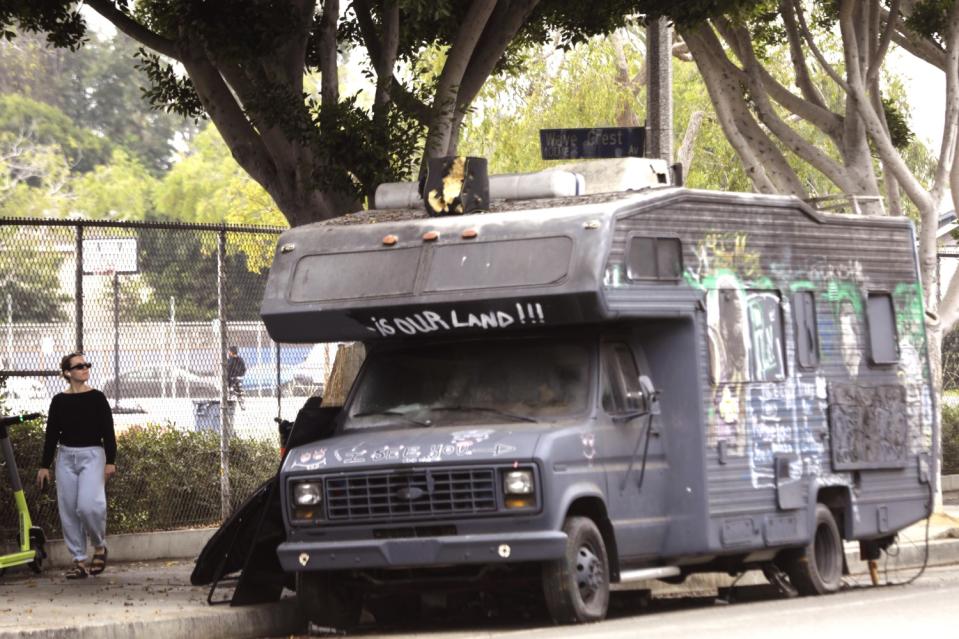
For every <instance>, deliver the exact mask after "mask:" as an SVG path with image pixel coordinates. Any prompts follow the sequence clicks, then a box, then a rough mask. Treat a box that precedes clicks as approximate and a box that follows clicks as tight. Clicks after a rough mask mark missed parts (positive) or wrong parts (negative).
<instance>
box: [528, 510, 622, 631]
mask: <svg viewBox="0 0 959 639" xmlns="http://www.w3.org/2000/svg"><path fill="white" fill-rule="evenodd" d="M563 532H565V533H566V535H567V537H568V541H567V542H566V556H565V557H564V558H562V559H557V560H556V561H551V562H548V563H546V564H544V566H543V594H544V595H545V596H546V607H547V609H548V610H549V614H550V616H551V617H552V618H553V621H554V622H556V623H558V624H567V623H587V622H590V621H601V620H602V619H604V618H605V617H606V611H607V609H608V608H609V558H608V557H607V555H606V544H604V543H603V536H602V535H601V534H600V533H599V529H598V528H597V527H596V524H594V523H593V521H592V520H591V519H588V518H586V517H570V518H569V519H567V520H566V523H564V524H563Z"/></svg>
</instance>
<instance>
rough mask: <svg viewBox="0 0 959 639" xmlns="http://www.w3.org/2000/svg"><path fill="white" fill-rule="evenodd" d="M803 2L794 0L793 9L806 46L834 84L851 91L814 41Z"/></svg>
mask: <svg viewBox="0 0 959 639" xmlns="http://www.w3.org/2000/svg"><path fill="white" fill-rule="evenodd" d="M801 2H802V0H793V8H794V9H795V11H796V17H797V18H798V20H799V32H800V33H801V34H802V36H803V39H804V40H805V41H806V46H808V47H809V50H810V51H812V54H813V56H815V58H816V61H817V62H819V66H820V67H822V69H823V71H825V72H826V73H827V74H829V77H830V78H832V80H833V82H835V83H836V84H838V85H839V86H841V87H842V88H843V89H845V90H847V91H848V90H849V89H848V86H847V84H846V81H845V80H843V79H842V78H841V77H840V76H839V74H838V73H836V70H835V69H833V68H832V65H831V64H829V62H827V61H826V57H825V56H824V55H823V54H822V51H820V50H819V47H818V46H816V42H815V41H814V40H813V37H812V32H811V31H809V27H808V26H807V25H806V16H805V15H804V14H803V7H802V4H801Z"/></svg>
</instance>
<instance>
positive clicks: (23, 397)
mask: <svg viewBox="0 0 959 639" xmlns="http://www.w3.org/2000/svg"><path fill="white" fill-rule="evenodd" d="M0 394H2V395H3V396H4V403H5V404H6V407H7V410H9V411H13V412H17V413H19V412H28V413H36V412H46V410H47V408H49V407H50V397H49V396H48V395H47V388H46V386H44V384H43V381H41V380H40V379H37V378H36V377H17V376H11V377H8V378H7V381H6V384H5V385H4V389H3V390H2V391H0Z"/></svg>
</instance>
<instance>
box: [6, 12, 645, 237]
mask: <svg viewBox="0 0 959 639" xmlns="http://www.w3.org/2000/svg"><path fill="white" fill-rule="evenodd" d="M638 4H640V3H638V2H636V1H635V0H597V1H596V2H592V3H588V4H584V3H579V2H571V1H569V0H515V1H511V2H508V1H505V0H501V1H496V0H471V1H469V2H463V1H454V0H439V1H437V2H422V0H395V1H389V2H388V1H386V0H354V1H353V2H352V3H351V4H350V5H349V7H348V8H347V9H346V10H345V11H342V12H341V6H340V2H339V0H326V1H325V2H322V3H317V2H315V1H313V0H286V1H277V0H242V1H241V0H211V1H209V2H202V3H200V2H193V1H191V0H151V1H150V2H137V3H135V4H134V3H130V2H128V1H127V0H114V1H111V0H88V2H86V6H88V7H90V8H92V9H93V10H95V11H96V12H97V13H99V14H100V15H101V16H103V17H104V18H105V19H107V20H108V21H110V22H111V23H112V24H113V25H114V26H115V27H116V28H117V29H118V30H119V31H121V32H123V33H125V34H126V35H128V36H130V37H131V38H132V39H134V40H136V41H137V42H138V43H139V44H140V45H142V47H143V49H142V50H141V51H140V53H139V54H138V56H139V57H138V60H139V62H138V65H139V67H140V68H141V69H142V70H143V71H145V72H146V73H147V76H148V78H149V83H148V86H147V87H146V93H145V95H146V96H147V98H148V99H149V100H150V101H151V102H152V103H153V104H154V105H156V106H157V107H160V108H163V109H166V110H168V111H170V112H173V113H177V114H179V115H183V116H188V117H193V118H200V117H208V118H209V119H210V120H211V121H212V122H213V123H214V124H215V125H216V127H217V129H218V130H219V131H220V134H221V135H222V137H223V139H224V141H225V142H226V144H227V146H228V147H229V149H230V151H231V152H232V155H233V157H234V158H235V159H236V161H237V162H238V163H239V164H240V166H242V167H243V169H244V170H245V171H247V172H248V173H249V174H250V175H251V176H252V177H253V178H254V179H255V180H256V181H257V182H259V183H260V184H261V185H262V186H263V188H264V189H265V190H266V191H267V192H268V193H269V194H270V196H271V197H272V198H273V200H274V201H275V202H276V204H277V206H278V208H279V209H280V210H281V211H282V212H283V213H284V215H285V216H286V218H287V220H289V222H290V223H291V224H294V225H295V224H302V223H305V222H309V221H313V220H316V219H321V218H329V217H333V216H336V215H339V214H342V213H346V212H350V211H353V210H356V209H357V208H358V207H359V206H360V202H361V199H362V197H364V196H367V195H369V194H371V193H372V191H373V189H374V188H375V186H376V184H378V183H380V182H382V181H388V180H395V179H404V178H408V177H410V176H411V175H414V174H415V173H416V171H417V170H418V166H419V159H418V158H419V156H421V155H425V156H437V155H446V154H449V153H452V152H455V150H456V148H457V145H458V140H459V129H460V124H461V123H462V121H463V118H464V117H465V115H466V113H467V112H468V110H469V108H470V105H471V104H472V101H473V99H474V98H475V97H476V95H477V94H478V93H479V91H480V89H481V88H482V86H483V84H484V83H485V82H486V80H487V78H489V77H490V75H491V74H494V73H497V72H501V71H509V70H510V69H513V68H515V65H516V63H517V58H516V56H515V53H516V52H517V51H518V50H520V49H521V48H522V47H524V46H528V45H530V44H534V43H546V42H556V43H557V45H558V46H561V47H568V46H570V45H572V44H574V43H576V42H579V41H582V40H584V39H585V38H587V37H589V36H591V35H595V34H600V33H608V32H610V31H612V30H613V29H615V28H616V27H619V26H621V25H622V24H623V23H624V20H625V19H626V16H628V15H630V14H633V13H635V11H636V8H637V6H638ZM13 27H15V28H16V29H18V30H19V31H21V32H29V33H44V34H46V37H47V39H48V41H49V42H50V43H51V44H53V45H55V46H57V47H62V48H68V49H78V48H80V47H81V46H82V45H83V44H84V41H85V38H86V33H87V25H86V21H85V19H84V17H83V15H82V14H81V13H79V11H78V10H77V9H76V6H75V5H74V4H73V3H69V2H62V1H61V2H58V1H56V0H43V1H40V2H36V1H33V0H13V1H12V2H7V3H4V6H3V8H0V29H3V30H4V31H5V36H6V37H7V38H12V37H14V33H15V31H14V30H13ZM351 49H360V50H362V51H364V52H365V53H366V59H368V68H367V70H366V71H367V73H368V74H369V77H370V79H371V81H372V83H373V84H374V85H375V96H374V99H373V103H372V106H371V107H369V108H366V107H365V106H363V105H361V104H360V101H359V100H358V99H357V96H355V95H348V96H343V95H340V88H339V71H338V63H339V61H340V56H339V52H340V51H348V50H351ZM426 50H438V51H441V52H443V54H444V61H443V64H442V67H441V68H440V69H439V70H438V72H437V73H435V74H427V75H419V76H417V75H414V74H412V73H410V72H409V71H410V69H411V68H413V67H415V65H416V64H417V61H418V59H419V56H420V55H421V54H422V53H423V52H424V51H426ZM308 74H318V76H319V77H320V83H319V90H318V91H316V92H312V93H311V92H307V91H306V90H305V84H304V76H306V75H308Z"/></svg>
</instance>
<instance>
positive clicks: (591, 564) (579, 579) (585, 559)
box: [576, 546, 605, 602]
mask: <svg viewBox="0 0 959 639" xmlns="http://www.w3.org/2000/svg"><path fill="white" fill-rule="evenodd" d="M604 582H605V574H604V571H603V562H601V561H600V560H599V557H597V556H596V554H595V553H594V552H593V550H592V549H591V548H590V547H589V546H580V548H579V551H578V552H577V553H576V586H577V587H578V588H579V596H580V597H581V598H582V599H583V601H585V602H588V601H590V600H591V599H592V598H593V597H595V596H596V593H598V592H599V591H600V589H601V588H602V585H603V583H604Z"/></svg>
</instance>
